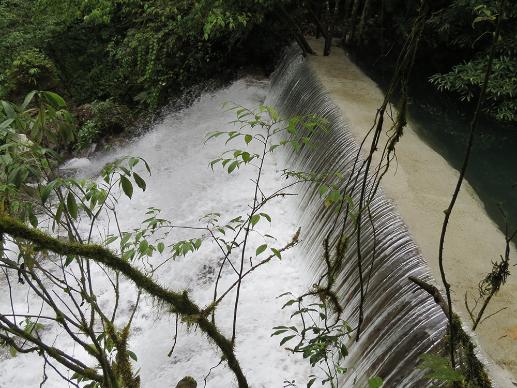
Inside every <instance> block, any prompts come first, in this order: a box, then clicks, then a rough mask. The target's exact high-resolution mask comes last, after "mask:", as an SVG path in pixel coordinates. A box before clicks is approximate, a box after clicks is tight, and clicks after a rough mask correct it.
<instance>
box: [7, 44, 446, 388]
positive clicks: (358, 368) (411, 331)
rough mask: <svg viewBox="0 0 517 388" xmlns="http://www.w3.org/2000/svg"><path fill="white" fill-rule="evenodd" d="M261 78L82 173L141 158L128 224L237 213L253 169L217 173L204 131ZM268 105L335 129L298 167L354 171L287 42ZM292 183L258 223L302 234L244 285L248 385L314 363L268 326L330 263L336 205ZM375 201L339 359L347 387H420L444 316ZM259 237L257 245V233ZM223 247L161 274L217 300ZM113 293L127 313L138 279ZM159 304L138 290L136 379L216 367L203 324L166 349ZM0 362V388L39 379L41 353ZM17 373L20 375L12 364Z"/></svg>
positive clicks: (334, 121)
mask: <svg viewBox="0 0 517 388" xmlns="http://www.w3.org/2000/svg"><path fill="white" fill-rule="evenodd" d="M267 87H268V83H267V82H257V81H249V80H240V81H237V82H235V83H234V84H233V85H231V86H230V87H228V88H226V89H222V90H220V91H217V92H215V93H206V94H204V95H203V96H202V97H201V98H199V99H198V100H197V101H196V102H194V104H193V105H192V106H191V107H189V108H186V109H183V110H180V111H178V112H176V113H172V114H169V115H167V116H166V117H165V119H164V120H163V122H162V123H160V124H158V125H157V126H156V127H155V128H153V129H152V130H151V131H150V132H149V133H147V134H145V135H144V136H142V137H141V138H139V139H136V140H134V141H133V142H131V143H129V144H128V145H126V146H123V147H120V148H118V149H116V150H115V151H114V152H110V153H108V154H106V155H104V156H101V157H98V158H97V159H96V160H94V161H92V162H91V163H90V164H88V163H83V164H76V167H78V174H82V175H95V174H96V173H97V172H98V170H99V168H100V167H101V166H102V165H103V164H104V163H106V162H109V161H112V160H114V159H115V158H117V157H120V156H123V155H132V156H140V157H143V158H144V159H146V160H147V162H148V163H149V164H150V165H151V168H152V170H153V174H152V175H151V176H150V177H148V178H147V191H146V192H145V193H141V192H140V193H138V194H137V193H136V192H135V196H134V198H133V200H131V201H129V200H127V199H126V198H125V197H121V198H120V202H119V222H120V225H121V227H122V229H125V230H130V229H132V228H134V227H137V226H138V225H139V223H140V221H141V220H143V219H144V218H145V210H146V209H147V207H149V206H156V207H158V208H161V209H162V210H163V213H162V216H163V217H165V218H168V219H172V220H173V221H174V223H176V224H181V225H191V224H196V223H197V222H198V218H199V217H200V216H202V215H203V214H206V213H209V212H213V211H217V212H220V213H223V214H225V215H227V216H228V217H232V216H234V215H238V214H242V213H245V212H246V211H247V207H246V206H247V204H248V203H249V195H250V193H251V191H252V184H251V183H250V177H251V175H249V174H248V173H246V172H244V171H242V172H240V173H239V174H238V175H237V176H235V177H234V176H228V174H225V173H222V172H220V171H219V172H217V171H216V173H215V176H214V173H212V172H211V170H210V168H209V167H208V162H209V160H210V159H213V158H215V157H217V156H218V154H219V153H220V152H222V151H223V150H224V149H225V146H224V142H216V143H215V145H213V144H210V146H206V147H205V146H204V145H203V140H204V138H205V136H206V133H207V132H208V131H211V130H221V129H223V130H224V129H226V128H227V127H228V122H229V121H231V120H232V119H233V118H234V116H233V115H232V114H231V113H223V111H222V109H221V105H222V103H224V102H226V101H233V102H236V103H239V104H242V105H245V106H250V107H253V106H257V105H258V104H260V103H262V102H263V101H264V99H265V98H266V94H267V92H266V90H267ZM266 103H268V104H274V105H276V106H278V107H279V108H280V109H281V110H282V112H283V113H284V114H285V115H287V116H290V115H298V114H307V113H315V114H318V115H321V116H323V117H324V118H326V119H327V120H328V121H329V123H330V130H329V131H328V132H325V133H323V134H321V136H319V137H318V138H317V139H316V146H317V148H313V149H311V151H310V152H309V150H304V151H302V152H301V153H299V154H297V155H296V156H293V157H291V159H290V160H289V163H291V164H292V166H293V168H295V169H297V170H303V171H311V172H325V171H340V172H341V173H343V174H345V175H346V174H347V173H348V174H349V173H350V169H351V166H352V164H353V161H354V157H355V155H356V152H357V145H356V143H355V141H354V139H353V138H352V137H351V135H350V134H349V133H348V131H347V127H346V123H345V122H344V121H343V119H342V118H341V116H340V114H339V112H338V109H337V108H336V107H335V106H334V105H333V104H332V103H331V101H330V100H329V98H328V97H327V96H326V95H325V92H324V90H323V89H322V87H321V86H320V85H319V83H318V81H317V80H316V79H315V77H314V76H313V75H312V74H311V72H310V70H309V69H308V67H307V66H306V64H305V63H304V62H303V59H302V58H301V57H300V56H299V55H298V54H297V53H296V52H289V53H288V54H287V56H286V58H285V60H284V61H283V63H282V64H281V65H280V67H279V68H278V70H277V72H276V74H275V76H274V78H273V81H272V84H271V87H270V92H269V96H268V98H267V99H266ZM282 168H283V166H279V165H278V162H277V161H276V160H275V159H271V160H270V161H269V162H268V163H267V165H266V169H265V171H266V173H265V176H264V187H263V188H264V189H268V188H269V189H271V188H273V187H275V186H277V185H278V184H281V180H280V177H279V176H278V174H277V170H281V169H282ZM300 194H301V195H300V196H299V198H294V199H288V200H284V201H281V202H273V203H271V205H270V208H269V209H268V210H267V211H268V213H269V214H270V215H271V216H272V218H273V227H272V229H271V230H267V228H266V230H265V233H270V234H272V235H274V236H276V237H277V238H278V239H279V241H278V246H282V244H284V243H285V242H287V241H289V240H290V238H291V237H292V235H293V233H294V232H295V231H296V229H297V227H298V225H301V226H302V240H303V245H302V246H300V247H297V248H296V249H295V250H294V251H292V252H288V253H286V255H285V257H284V258H283V260H282V261H281V262H279V261H277V262H274V263H270V264H269V265H267V266H265V267H264V268H262V269H260V270H259V271H256V273H255V274H253V276H251V277H250V278H249V279H248V280H247V281H245V282H244V285H243V290H242V299H241V306H240V308H239V311H240V313H239V317H240V318H239V322H238V325H239V326H238V336H237V344H236V351H237V357H238V358H239V360H240V361H241V363H242V366H243V369H244V372H245V374H246V376H247V377H248V379H249V381H250V382H251V384H252V386H253V387H264V388H276V387H281V386H283V385H285V384H286V381H287V382H292V381H293V380H295V381H296V383H297V385H298V386H304V385H305V383H306V382H307V380H308V374H309V372H310V371H309V366H308V362H307V361H306V360H302V359H301V357H299V356H298V355H291V354H289V353H288V352H286V351H285V350H284V349H282V348H281V347H279V346H278V339H277V338H276V337H274V338H271V337H270V334H271V327H272V326H275V325H285V324H288V322H289V312H288V311H283V310H281V309H280V307H281V305H282V301H280V300H277V299H275V297H276V296H277V295H279V294H281V293H283V292H286V291H292V292H293V293H295V294H296V293H302V292H304V291H305V290H307V288H308V286H309V285H310V282H309V280H310V279H308V278H307V276H306V271H304V268H305V267H309V268H310V270H309V271H308V272H309V276H310V277H317V276H318V275H319V274H320V273H321V271H322V270H323V267H324V263H323V261H322V257H323V251H322V242H323V239H324V237H325V235H326V234H327V233H328V231H329V230H330V227H331V224H332V219H333V215H334V214H333V213H332V212H331V210H330V209H329V208H326V207H324V206H323V205H322V201H321V198H320V197H319V195H318V194H317V191H315V189H314V188H311V187H306V189H305V190H301V191H300ZM354 201H357V194H355V195H354ZM300 209H303V211H302V210H300ZM371 210H372V216H373V225H374V229H375V235H376V237H375V244H374V237H373V234H374V229H372V225H371V224H370V222H366V221H365V222H364V225H363V233H362V251H363V256H364V257H363V264H364V267H365V268H369V267H370V265H371V264H372V260H374V259H375V262H374V263H373V268H374V271H373V275H372V277H371V279H370V282H369V287H368V292H367V294H366V301H365V315H364V322H363V334H362V336H361V339H360V341H359V342H358V343H351V344H350V347H349V351H350V354H349V356H348V358H347V361H346V362H347V365H346V366H347V367H348V368H349V371H348V373H346V374H345V375H344V376H343V383H344V385H345V386H352V385H354V381H356V382H357V385H358V386H364V385H365V382H366V380H367V379H368V378H369V377H372V376H380V377H381V378H383V379H384V381H385V386H386V387H401V386H422V385H424V383H423V381H422V380H421V378H422V371H420V370H418V369H416V368H415V366H416V364H417V362H418V356H419V355H420V354H422V353H424V352H425V351H427V350H429V349H430V348H432V347H433V346H434V345H435V344H436V342H437V341H438V340H439V339H440V338H441V336H442V335H443V332H444V328H445V317H444V316H443V314H442V313H441V311H440V309H439V308H438V307H437V306H436V305H435V303H434V302H433V301H432V299H431V298H430V297H428V295H427V294H425V293H424V292H423V291H421V290H418V289H417V287H416V286H414V285H413V284H412V283H410V282H409V281H408V280H407V276H409V275H414V276H418V277H420V278H423V279H427V280H429V278H430V276H429V274H428V271H427V269H426V266H425V264H424V261H423V259H422V257H421V256H420V254H419V252H418V248H417V247H416V245H415V243H414V241H413V240H412V238H411V236H410V234H409V233H408V231H407V229H406V227H405V226H404V223H403V222H402V220H401V219H400V217H398V216H397V214H396V212H395V211H394V209H393V207H392V206H391V205H390V203H389V202H388V201H387V200H386V199H385V198H384V197H383V195H382V194H381V193H379V194H378V195H376V198H375V200H374V202H373V205H372V209H371ZM102 227H103V228H104V229H105V230H104V231H103V233H105V232H106V231H108V230H110V228H111V229H112V228H114V226H113V224H110V223H109V222H105V223H104V224H103V225H102ZM347 228H348V229H347V231H348V232H350V231H351V229H350V228H351V226H350V225H348V226H347ZM101 229H102V228H101ZM185 237H191V236H190V235H188V234H185V233H178V234H175V236H174V238H175V239H176V240H178V239H180V238H185ZM253 243H257V244H258V243H260V239H259V240H257V241H255V240H254V241H253ZM374 250H375V255H374V252H373V251H374ZM219 255H220V254H219V253H218V251H217V249H216V247H204V246H203V248H202V249H201V250H200V251H199V252H198V254H196V255H195V256H193V257H187V258H184V259H178V260H176V261H175V262H173V263H171V264H170V265H167V266H164V267H163V268H162V269H161V270H160V271H158V273H157V274H156V278H157V279H159V281H160V283H161V284H163V285H165V286H167V287H170V288H171V289H174V290H178V289H183V288H186V289H188V290H189V292H190V293H191V295H192V296H193V298H194V299H195V300H196V301H197V302H198V303H199V304H200V305H205V304H207V303H209V302H210V301H211V296H212V286H211V284H212V283H211V282H212V281H213V279H214V270H215V268H217V265H218V262H217V260H216V258H217V257H218V256H219ZM300 257H302V258H305V260H302V259H300ZM356 264H357V259H356V246H355V245H354V244H353V243H352V244H350V246H349V247H348V250H347V253H346V261H345V263H344V266H343V269H342V272H341V274H340V275H339V279H338V285H339V290H338V292H339V296H340V298H341V302H342V304H343V305H344V306H345V313H344V317H346V318H347V319H349V321H350V323H351V324H352V326H353V325H354V323H355V321H357V315H358V301H359V297H358V295H359V281H358V273H357V270H356ZM94 275H95V282H96V283H95V288H96V291H97V294H98V295H99V298H100V299H101V300H102V305H103V306H106V305H110V304H112V303H113V300H110V299H109V284H107V283H106V282H103V281H101V280H100V279H101V278H102V277H103V276H104V275H103V273H102V271H101V270H100V269H98V268H97V269H96V270H95V271H94ZM2 280H3V279H2ZM234 280H235V274H233V273H232V272H231V271H230V270H228V271H227V272H225V273H224V275H223V279H222V283H224V284H226V285H228V284H231V282H233V281H234ZM224 284H223V286H224ZM13 287H14V290H15V291H16V295H18V296H19V297H17V298H15V300H14V301H13V302H14V309H16V310H17V311H23V312H24V313H29V312H39V311H40V304H39V303H37V301H34V302H33V301H31V300H30V298H29V297H28V296H27V291H26V290H25V289H24V288H23V285H14V286H13ZM121 294H122V295H124V296H125V297H126V302H125V303H126V304H124V305H122V306H121V307H120V311H121V316H120V318H121V319H122V320H123V319H127V317H128V314H130V311H131V303H133V302H134V298H133V297H134V296H135V290H134V287H132V285H131V283H130V282H127V281H123V283H122V286H121ZM0 306H1V308H2V311H3V310H6V309H7V310H9V311H10V309H11V307H10V300H9V298H8V295H7V293H1V294H0ZM159 311H160V310H157V309H156V306H155V305H154V304H153V301H152V300H149V299H147V298H145V299H144V300H143V301H142V303H141V305H140V309H139V311H138V313H137V314H136V316H135V318H134V323H133V332H132V334H131V337H130V344H129V345H130V349H133V350H134V351H135V353H136V354H137V355H138V362H137V368H141V369H140V374H141V376H142V382H143V387H144V388H145V387H151V388H154V387H172V386H174V385H175V383H176V382H177V381H178V380H179V379H181V378H182V377H183V376H185V375H186V374H190V375H192V376H194V377H195V378H196V379H197V380H198V381H199V382H201V383H202V381H203V378H204V376H205V375H206V374H207V372H208V371H209V370H210V368H211V367H213V366H215V365H217V363H218V361H219V353H218V352H217V351H216V350H214V348H213V347H212V346H210V345H209V344H207V342H206V339H204V338H203V337H202V336H201V335H200V334H199V333H197V332H189V331H188V330H187V329H186V328H185V327H183V326H181V325H180V331H179V337H178V343H177V346H176V350H175V352H174V353H173V355H172V357H171V358H169V357H167V353H168V352H169V350H170V347H171V344H172V338H173V336H174V319H173V318H172V317H171V316H170V315H169V314H166V313H160V312H159ZM231 315H232V301H231V299H228V300H227V301H226V303H224V304H222V305H221V309H220V313H219V317H220V318H219V319H218V324H219V326H220V328H221V329H222V331H223V332H224V333H225V334H227V335H228V333H230V331H231V323H232V322H231ZM44 333H45V336H46V338H54V339H55V345H56V346H58V347H60V348H62V349H65V350H67V351H69V353H70V354H74V355H75V356H77V357H85V355H84V354H83V353H81V352H80V351H79V350H78V349H76V347H75V346H74V343H73V342H72V341H71V340H69V339H67V337H66V336H62V335H61V334H62V333H61V332H60V331H59V329H58V328H55V327H54V328H50V327H49V328H47V329H45V332H44ZM0 360H1V362H0V387H2V388H3V387H12V386H19V387H33V386H37V385H38V384H39V382H40V381H41V369H40V368H37V367H35V365H40V363H42V361H41V359H40V358H39V357H38V356H37V355H36V354H31V355H20V356H17V357H16V358H10V357H9V356H7V355H1V354H0ZM21 370H24V371H25V372H24V373H20V371H21ZM47 374H48V376H49V379H48V380H47V381H46V384H45V386H47V387H62V386H63V384H64V382H63V380H61V379H60V378H59V377H58V376H57V375H56V374H55V373H53V371H52V370H50V369H49V370H48V371H47ZM232 382H233V376H232V375H231V373H230V372H229V371H228V369H226V368H223V367H219V368H216V369H214V370H213V371H211V373H210V376H209V377H208V378H207V386H208V387H215V388H226V387H230V386H232V384H233V383H232Z"/></svg>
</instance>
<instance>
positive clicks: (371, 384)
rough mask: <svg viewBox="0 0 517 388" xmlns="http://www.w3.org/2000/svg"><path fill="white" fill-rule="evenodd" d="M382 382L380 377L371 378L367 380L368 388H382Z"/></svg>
mask: <svg viewBox="0 0 517 388" xmlns="http://www.w3.org/2000/svg"><path fill="white" fill-rule="evenodd" d="M383 384H384V382H383V381H382V379H381V378H380V377H377V376H375V377H372V378H371V379H370V380H368V388H379V387H382V385H383Z"/></svg>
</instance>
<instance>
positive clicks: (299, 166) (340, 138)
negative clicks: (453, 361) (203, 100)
mask: <svg viewBox="0 0 517 388" xmlns="http://www.w3.org/2000/svg"><path fill="white" fill-rule="evenodd" d="M268 103H270V104H273V105H275V106H277V107H278V109H279V110H280V111H281V112H282V114H283V115H284V116H286V117H290V116H294V115H303V114H317V115H319V116H321V117H323V118H324V119H326V120H327V121H328V126H329V128H328V130H327V131H325V132H322V133H321V134H320V135H319V136H318V137H317V139H316V140H315V147H312V148H310V147H306V148H305V149H304V150H302V151H301V152H300V153H297V154H293V155H292V156H291V159H290V164H291V167H292V168H293V169H296V170H300V171H307V172H312V173H325V172H333V171H339V172H340V173H342V174H343V175H344V176H345V177H346V176H350V174H351V172H352V166H353V164H354V159H355V156H356V155H357V152H358V149H359V148H358V144H357V142H356V140H355V139H354V138H353V137H352V135H351V133H350V131H349V129H348V127H347V122H346V119H345V118H343V117H342V115H341V113H340V111H339V109H338V108H337V107H336V106H335V105H334V104H333V103H332V101H331V100H330V98H329V97H328V96H327V95H326V92H325V90H324V88H323V87H322V85H321V83H320V82H319V80H318V79H317V77H316V76H315V74H314V73H313V71H312V70H311V68H310V67H309V65H308V64H307V63H306V62H305V61H304V59H303V57H302V56H301V55H300V54H299V53H298V52H297V50H295V49H294V48H292V49H290V50H288V51H287V52H286V54H285V57H284V59H283V60H282V62H281V64H280V65H279V67H278V69H277V70H276V72H275V74H274V75H273V79H272V82H271V89H270V93H269V97H268ZM373 113H374V112H372V116H373ZM345 114H346V112H345ZM300 194H301V196H300V197H301V202H300V208H302V209H303V216H302V220H301V225H302V237H303V240H304V245H303V250H304V253H305V255H306V260H307V263H308V265H309V267H310V268H311V271H312V274H313V275H314V278H318V277H319V276H321V274H322V272H323V271H324V270H326V265H325V262H324V258H323V253H324V249H323V241H324V238H325V236H326V235H327V234H328V233H329V231H330V229H331V227H332V223H333V222H334V218H335V212H333V211H332V208H328V207H325V206H324V205H323V204H322V200H321V198H320V196H319V194H318V191H317V190H315V189H314V187H310V186H308V187H305V189H304V190H302V192H301V193H300ZM352 198H353V203H355V204H357V203H358V202H359V190H356V192H355V193H353V194H352ZM422 222H425V220H422ZM350 233H353V225H352V223H351V222H348V225H347V226H346V234H350ZM374 233H375V236H374ZM334 240H336V238H334ZM352 240H353V241H354V242H353V243H351V244H349V246H348V247H347V251H346V256H345V263H344V264H343V269H342V272H341V273H340V275H339V277H338V279H337V282H336V284H337V293H338V296H339V297H340V301H341V303H342V304H343V306H344V308H345V312H344V314H343V317H345V319H347V320H348V322H349V323H350V325H351V326H352V327H355V326H356V325H357V321H358V312H359V300H360V292H359V287H360V283H359V274H358V270H357V247H356V245H355V238H352ZM374 240H375V243H374ZM361 247H362V256H363V259H362V262H363V268H366V270H364V272H365V273H368V268H370V266H371V265H372V261H373V272H372V273H373V275H372V276H371V279H370V284H369V288H368V292H367V294H366V297H365V303H364V306H365V307H364V321H363V325H362V335H361V337H360V340H359V341H358V342H357V343H355V342H353V341H354V339H352V340H351V341H350V344H349V345H350V346H349V356H348V357H347V359H346V365H345V366H347V367H348V368H349V369H348V372H347V373H346V374H344V376H343V383H344V385H345V386H352V385H353V384H354V382H355V383H356V384H358V386H365V385H366V384H367V381H368V379H369V378H370V377H373V376H379V377H381V378H382V379H383V380H384V382H385V386H386V387H403V386H411V387H414V386H424V385H426V381H425V380H424V379H423V374H424V372H423V371H422V370H420V369H417V368H416V366H417V364H418V362H419V356H420V355H421V354H423V353H425V352H427V351H429V350H431V349H432V348H433V347H435V346H436V345H437V343H438V342H439V341H440V339H441V338H442V337H443V335H444V331H445V328H446V317H445V315H444V314H443V312H442V311H441V309H440V308H439V307H438V306H437V305H436V303H435V302H434V301H433V299H432V298H431V297H430V296H429V295H428V294H427V293H426V292H424V291H422V290H420V289H419V288H418V287H417V286H416V285H415V284H413V283H412V282H410V281H409V280H408V276H410V275H413V276H416V277H418V278H421V279H423V280H426V281H432V279H431V275H430V273H429V270H428V268H427V266H426V263H425V261H424V258H423V257H422V255H421V254H420V251H419V249H418V246H417V244H416V243H415V241H414V240H413V238H412V236H411V234H410V233H409V231H408V229H407V227H406V225H405V224H404V222H403V220H402V219H401V217H400V216H399V215H398V214H397V211H396V209H395V208H394V207H393V205H392V204H391V203H390V201H389V200H388V199H387V198H386V197H385V196H384V194H383V193H382V190H379V192H378V193H377V194H376V196H375V198H374V199H373V202H372V204H371V221H370V220H369V219H368V217H363V221H362V233H361ZM427 384H428V382H427Z"/></svg>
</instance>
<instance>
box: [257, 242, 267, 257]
mask: <svg viewBox="0 0 517 388" xmlns="http://www.w3.org/2000/svg"><path fill="white" fill-rule="evenodd" d="M266 248H267V244H263V245H261V246H259V247H258V248H257V250H256V251H255V255H256V256H258V255H260V254H261V253H262V252H264V251H265V250H266Z"/></svg>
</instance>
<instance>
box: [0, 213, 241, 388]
mask: <svg viewBox="0 0 517 388" xmlns="http://www.w3.org/2000/svg"><path fill="white" fill-rule="evenodd" d="M0 233H6V234H9V235H10V236H12V237H16V238H22V239H25V240H28V241H31V242H32V243H34V244H35V245H36V246H38V247H39V248H40V249H45V250H49V251H52V252H55V253H57V254H59V255H77V256H81V257H84V258H87V259H90V260H93V261H95V262H96V263H99V264H103V265H105V266H106V267H108V268H110V269H112V270H114V271H118V272H120V273H122V274H124V275H125V276H126V277H127V278H129V279H131V280H132V281H133V282H134V283H135V285H136V286H137V287H139V288H141V289H143V290H145V291H146V292H148V293H149V294H150V295H152V296H154V297H156V298H158V299H159V300H161V301H164V302H165V303H167V304H169V305H170V306H171V307H172V310H173V311H174V312H176V313H178V314H180V315H182V316H185V317H188V318H189V320H190V321H194V322H195V323H197V324H198V326H199V328H200V329H201V330H202V331H203V332H204V333H205V334H206V335H207V336H208V337H209V338H210V339H212V340H213V341H214V342H215V344H216V345H217V346H218V347H219V348H220V349H221V351H222V353H223V355H224V357H225V358H226V360H227V361H228V366H229V367H230V369H231V370H232V372H233V373H234V374H235V377H236V378H237V381H238V384H239V388H247V387H248V383H247V381H246V378H245V376H244V374H243V372H242V370H241V368H240V365H239V362H238V361H237V358H236V357H235V354H234V351H233V346H232V343H231V342H230V341H229V340H228V339H227V338H226V337H225V336H223V335H222V334H221V333H220V332H219V330H218V329H217V327H216V326H215V324H213V323H212V322H210V321H209V320H208V319H207V318H206V316H205V315H203V314H202V311H201V309H200V308H199V307H198V306H197V305H196V304H195V303H194V302H192V301H191V300H190V298H189V297H188V295H187V292H186V291H183V292H174V291H171V290H167V289H166V288H164V287H162V286H160V285H159V284H157V283H156V282H154V281H153V280H152V279H150V278H149V277H147V276H145V275H144V274H143V273H141V272H140V271H139V270H138V269H136V268H134V267H133V266H131V265H130V264H129V263H128V262H126V261H125V260H123V259H121V258H120V257H118V256H116V255H115V254H113V253H112V252H111V251H110V250H108V249H106V248H104V247H102V246H100V245H94V244H91V245H85V244H79V243H75V242H69V241H62V240H58V239H57V238H55V237H52V236H50V235H48V234H46V233H43V232H42V231H40V230H38V229H34V228H31V227H29V226H27V225H25V224H23V223H21V222H20V221H18V220H16V219H14V218H13V217H10V216H7V215H0Z"/></svg>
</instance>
